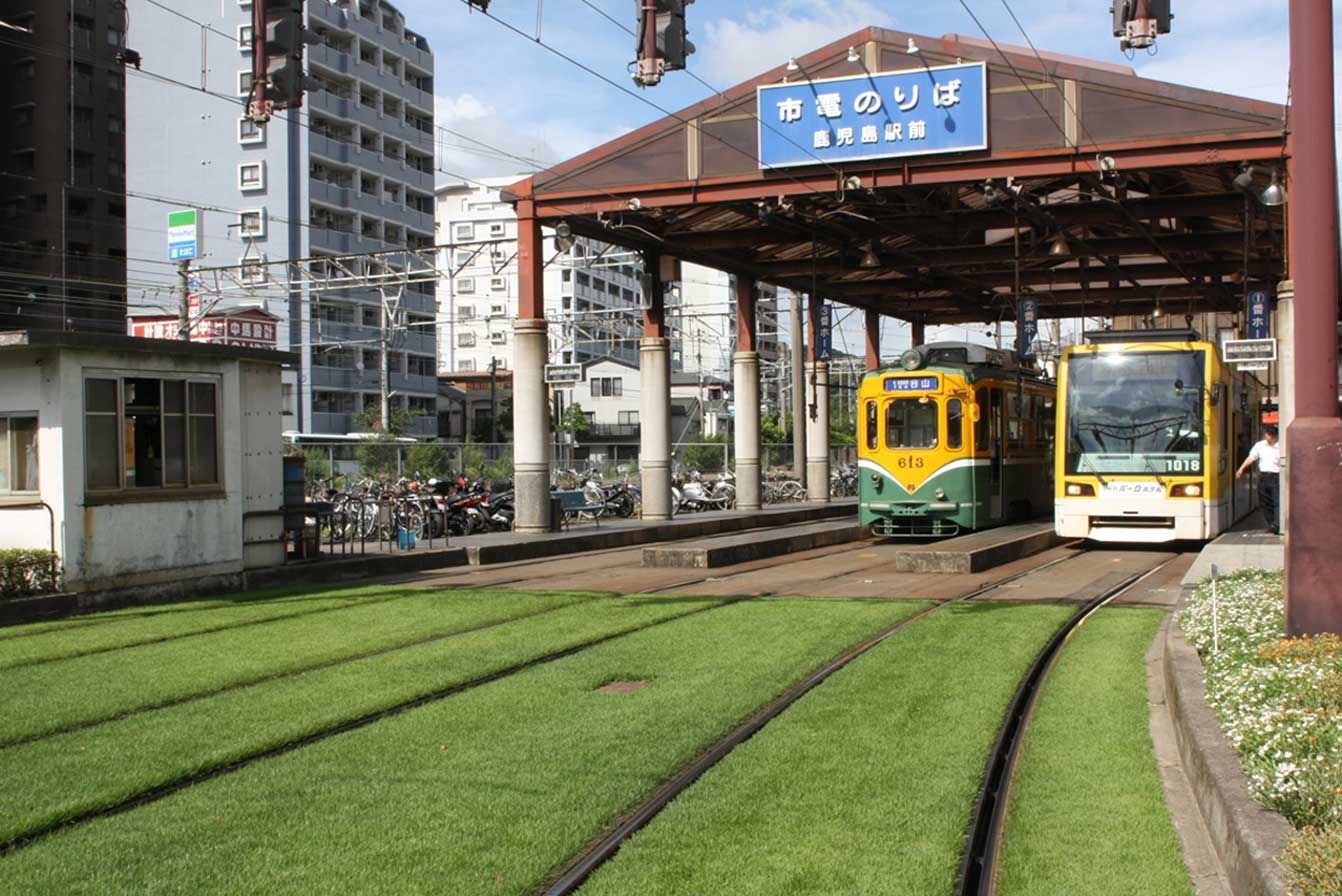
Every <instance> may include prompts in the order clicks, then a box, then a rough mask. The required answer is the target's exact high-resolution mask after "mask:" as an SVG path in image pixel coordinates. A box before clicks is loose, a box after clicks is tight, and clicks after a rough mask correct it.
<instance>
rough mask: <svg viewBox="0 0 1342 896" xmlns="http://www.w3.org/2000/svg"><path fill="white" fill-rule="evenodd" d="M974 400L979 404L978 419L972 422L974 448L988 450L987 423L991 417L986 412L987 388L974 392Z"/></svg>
mask: <svg viewBox="0 0 1342 896" xmlns="http://www.w3.org/2000/svg"><path fill="white" fill-rule="evenodd" d="M974 402H975V403H976V404H977V405H978V406H979V419H978V421H977V422H976V423H975V424H974V450H975V451H987V450H988V425H989V422H990V421H991V419H992V417H991V415H990V414H989V412H988V390H987V389H980V390H978V391H977V392H975V393H974Z"/></svg>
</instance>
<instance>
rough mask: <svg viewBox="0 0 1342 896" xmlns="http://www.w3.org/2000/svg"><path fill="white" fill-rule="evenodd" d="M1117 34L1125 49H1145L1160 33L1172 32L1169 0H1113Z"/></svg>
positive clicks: (1115, 34) (1120, 43)
mask: <svg viewBox="0 0 1342 896" xmlns="http://www.w3.org/2000/svg"><path fill="white" fill-rule="evenodd" d="M1109 11H1110V12H1111V13H1112V14H1113V16H1114V37H1117V38H1120V40H1119V47H1120V48H1121V49H1123V50H1129V49H1137V50H1144V49H1146V48H1148V47H1151V46H1152V45H1154V44H1155V42H1156V36H1157V35H1159V34H1169V33H1170V20H1171V19H1173V18H1174V16H1173V15H1172V14H1171V13H1170V0H1114V5H1113V6H1111V7H1110V8H1109Z"/></svg>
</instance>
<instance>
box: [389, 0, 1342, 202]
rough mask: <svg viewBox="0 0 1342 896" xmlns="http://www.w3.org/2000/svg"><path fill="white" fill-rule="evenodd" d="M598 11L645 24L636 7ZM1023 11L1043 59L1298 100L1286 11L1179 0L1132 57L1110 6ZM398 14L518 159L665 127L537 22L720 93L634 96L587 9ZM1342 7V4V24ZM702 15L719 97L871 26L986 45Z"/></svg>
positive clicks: (854, 9)
mask: <svg viewBox="0 0 1342 896" xmlns="http://www.w3.org/2000/svg"><path fill="white" fill-rule="evenodd" d="M967 2H968V5H969V7H970V8H971V9H972V10H973V11H974V13H975V14H976V15H977V16H978V17H979V19H980V20H981V21H982V23H983V25H984V27H985V28H986V29H987V31H988V33H989V34H990V35H991V36H992V37H993V38H994V39H996V40H997V41H998V42H1000V43H1012V44H1024V43H1025V39H1024V38H1023V37H1022V35H1021V32H1020V30H1019V29H1018V28H1017V27H1016V24H1015V23H1014V22H1013V21H1012V19H1011V16H1010V14H1009V13H1008V10H1007V7H1006V4H1005V3H1004V2H1003V0H967ZM590 3H591V5H592V6H596V7H598V8H599V9H600V10H602V11H604V12H605V13H606V14H608V15H609V16H610V17H611V18H614V19H616V20H618V21H619V22H621V23H623V24H625V25H626V26H628V27H632V26H633V18H634V6H635V4H634V0H590ZM1010 3H1011V9H1012V10H1014V11H1015V13H1016V16H1017V17H1018V18H1019V19H1020V21H1021V23H1022V24H1023V25H1024V26H1025V29H1026V31H1027V32H1028V34H1029V36H1030V38H1031V39H1032V40H1033V41H1034V43H1035V45H1036V46H1037V47H1038V48H1039V49H1040V50H1041V51H1052V52H1057V53H1067V54H1071V55H1075V56H1083V57H1087V58H1091V59H1096V60H1101V61H1105V62H1111V63H1119V64H1129V65H1132V66H1133V67H1134V68H1135V69H1136V70H1137V72H1138V74H1140V75H1142V76H1143V77H1149V78H1155V79H1159V80H1167V81H1173V82H1177V83H1182V84H1189V85H1193V86H1198V87H1205V88H1210V89H1216V90H1221V91H1224V92H1228V93H1236V94H1241V95H1244V96H1252V97H1256V98H1259V99H1265V100H1272V101H1275V102H1282V101H1283V100H1284V98H1285V95H1286V80H1287V21H1286V2H1285V0H1271V2H1267V3H1261V4H1256V6H1257V7H1258V8H1257V9H1256V10H1255V13H1254V16H1253V18H1252V19H1249V18H1248V17H1246V16H1245V15H1244V14H1243V13H1242V12H1240V11H1231V10H1230V7H1231V6H1232V5H1231V4H1226V3H1225V2H1224V0H1173V6H1174V13H1175V21H1174V30H1173V33H1171V34H1169V35H1165V36H1164V37H1162V38H1161V40H1160V42H1159V45H1158V46H1159V53H1158V54H1157V55H1155V56H1148V55H1147V54H1146V53H1145V52H1142V53H1139V54H1138V55H1137V56H1136V58H1134V59H1133V60H1131V61H1128V60H1125V59H1124V57H1123V56H1122V54H1121V53H1120V52H1119V50H1118V44H1117V41H1116V40H1115V39H1114V38H1113V37H1111V36H1110V33H1109V13H1108V7H1109V4H1108V3H1107V2H1106V0H1052V2H1047V0H1010ZM398 5H399V6H400V8H401V10H402V11H403V12H404V13H405V16H406V21H407V23H408V24H409V26H410V27H411V28H412V29H415V30H417V31H419V32H420V33H422V34H424V36H425V37H427V38H428V39H429V41H430V43H431V45H432V46H433V48H434V52H435V54H436V59H437V72H436V93H437V98H438V101H437V106H438V109H437V112H438V121H439V124H441V125H443V126H445V127H448V128H451V129H453V130H455V131H458V132H460V133H463V134H466V135H469V136H471V137H475V138H478V139H480V140H483V141H485V142H487V143H489V144H490V145H492V146H494V147H497V148H500V149H502V150H505V151H506V152H508V153H513V154H515V155H518V156H523V157H526V158H533V159H538V160H540V161H542V162H546V163H554V162H557V161H561V160H563V159H566V158H569V157H571V156H574V155H576V154H578V153H580V152H582V151H584V150H587V149H590V148H591V147H593V146H597V145H599V144H601V143H603V142H605V141H607V140H610V139H612V138H614V137H616V136H619V135H620V134H623V133H627V132H628V131H631V130H633V129H635V128H638V127H640V126H642V125H644V124H646V123H648V122H649V121H652V120H655V119H657V118H659V117H661V113H660V112H658V111H657V110H656V109H654V108H653V107H651V106H649V105H647V104H646V103H644V102H642V101H640V100H639V99H637V98H635V97H631V96H629V95H628V94H625V93H622V92H620V91H619V90H618V89H616V88H615V87H613V86H611V85H609V84H604V83H602V82H601V81H600V80H598V79H596V78H594V77H593V76H592V75H590V74H588V73H586V72H583V71H582V70H581V69H579V68H577V67H576V66H574V65H572V64H570V63H568V62H565V61H563V60H561V59H559V58H557V57H555V56H554V55H552V54H551V53H549V52H548V51H547V50H545V49H544V48H543V47H541V46H538V45H537V44H536V43H534V41H533V40H531V39H529V38H534V36H535V35H536V33H537V23H538V12H539V24H540V37H541V40H542V41H544V42H545V43H546V44H549V45H551V46H553V47H555V48H556V49H559V50H562V51H563V52H565V53H567V54H569V55H571V56H572V57H573V58H574V59H576V60H579V61H581V62H582V63H584V64H585V65H587V66H589V67H591V68H593V69H595V70H597V71H599V72H601V73H602V74H603V75H605V76H607V77H608V78H610V79H611V80H613V81H615V82H617V83H619V84H621V85H629V86H630V88H631V89H632V90H634V92H636V93H641V94H642V96H644V97H645V98H646V99H647V100H650V101H651V102H653V103H656V104H657V105H659V106H661V107H663V108H665V109H669V110H678V109H680V108H683V107H685V106H687V105H689V104H691V103H693V102H696V101H698V100H700V99H703V98H704V97H705V96H707V95H708V93H709V90H708V88H706V87H704V86H703V85H702V84H700V83H698V82H697V81H695V80H694V79H693V78H691V77H689V76H688V75H687V74H685V73H684V72H676V73H671V74H669V75H668V76H667V78H666V79H665V80H664V81H663V82H662V85H661V86H659V87H657V88H654V89H650V90H646V91H641V92H640V91H638V90H637V89H636V88H633V87H632V82H631V81H630V80H629V76H628V74H627V72H626V66H627V65H628V63H629V62H630V60H632V59H633V38H632V37H631V36H630V35H628V34H626V33H625V32H624V31H622V30H620V29H619V28H618V27H617V26H616V25H615V24H613V23H612V22H610V21H607V20H606V19H604V18H602V17H601V15H599V14H598V12H596V11H595V10H593V9H592V8H591V7H590V6H589V5H588V4H587V3H586V2H584V0H492V2H491V3H490V13H491V14H492V15H494V16H497V17H498V18H500V19H503V20H504V21H506V22H508V23H510V24H512V25H514V26H515V27H517V28H518V29H520V30H521V31H522V32H524V34H525V35H527V36H528V37H521V36H519V35H517V34H514V33H511V32H510V31H508V30H507V29H506V28H505V27H504V26H503V25H501V24H499V23H498V22H495V21H491V20H490V19H489V18H487V17H485V16H483V15H479V14H476V13H472V12H470V11H469V10H468V9H467V7H466V5H465V3H464V2H462V0H398ZM1339 6H1342V3H1335V4H1334V7H1335V13H1334V14H1335V15H1338V12H1337V11H1336V10H1337V8H1338V7H1339ZM688 18H689V30H690V39H691V40H692V41H693V42H694V43H695V44H696V46H697V48H698V50H697V52H696V53H695V54H694V55H693V56H692V57H691V58H690V69H691V71H693V72H694V73H695V74H696V75H698V76H699V77H700V78H702V79H704V80H705V81H707V82H708V83H710V84H712V85H714V86H715V87H720V88H721V87H729V86H731V85H734V84H737V83H739V82H741V81H744V80H746V79H748V78H750V77H752V76H753V75H755V74H758V73H759V72H761V71H764V70H766V69H768V68H771V67H772V66H774V65H777V64H779V63H782V62H785V61H786V60H787V58H788V56H790V55H794V54H799V53H802V52H805V51H807V50H810V49H813V48H815V47H818V46H821V45H823V44H825V43H828V42H830V41H832V40H835V39H838V38H840V37H842V36H844V35H846V34H850V33H852V32H854V31H857V30H858V29H860V28H862V27H865V26H867V25H882V26H886V27H891V28H898V29H901V30H906V31H912V32H915V33H920V34H928V35H933V36H940V35H942V34H946V33H950V32H954V33H958V34H962V35H966V36H970V37H977V38H981V37H983V32H982V31H981V30H980V29H979V27H978V26H977V25H976V24H975V23H974V20H973V19H972V18H971V17H970V15H969V13H967V12H966V11H965V9H964V7H963V6H961V4H960V2H959V0H938V2H935V3H914V2H910V0H899V2H875V0H829V2H822V0H774V2H769V3H766V2H762V0H699V2H697V3H694V4H693V5H692V6H690V8H689V16H688ZM1339 71H1342V67H1340V68H1339ZM443 141H444V144H445V145H443V146H442V147H440V151H441V152H440V155H441V158H440V164H441V165H442V167H444V168H446V169H448V170H450V171H452V172H454V173H456V174H459V175H465V176H469V177H478V176H483V175H487V174H506V173H512V172H513V171H516V170H519V169H521V168H522V167H523V166H521V165H520V164H519V163H517V162H515V161H510V160H508V159H506V158H498V157H494V158H490V157H488V156H487V155H481V154H479V152H467V151H463V150H461V149H459V148H458V146H459V145H461V146H464V145H469V144H467V143H466V141H463V140H460V139H457V138H452V137H445V138H443ZM454 144H456V145H454ZM440 177H442V178H443V179H450V178H447V177H446V176H445V175H440Z"/></svg>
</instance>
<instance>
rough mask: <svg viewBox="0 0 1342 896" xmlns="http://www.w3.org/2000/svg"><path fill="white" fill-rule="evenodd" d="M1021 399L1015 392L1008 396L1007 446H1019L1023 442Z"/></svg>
mask: <svg viewBox="0 0 1342 896" xmlns="http://www.w3.org/2000/svg"><path fill="white" fill-rule="evenodd" d="M1020 406H1021V399H1020V396H1019V395H1017V394H1016V393H1015V392H1012V393H1011V394H1009V395H1008V396H1007V446H1008V447H1010V448H1019V447H1020V444H1021V422H1022V421H1021V407H1020Z"/></svg>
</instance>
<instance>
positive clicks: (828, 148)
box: [755, 62, 988, 168]
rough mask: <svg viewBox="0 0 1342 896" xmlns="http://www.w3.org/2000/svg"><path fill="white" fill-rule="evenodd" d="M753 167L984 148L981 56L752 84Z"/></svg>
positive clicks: (985, 120) (984, 79)
mask: <svg viewBox="0 0 1342 896" xmlns="http://www.w3.org/2000/svg"><path fill="white" fill-rule="evenodd" d="M755 102H756V117H757V119H758V120H759V128H758V130H759V148H760V151H759V166H760V168H786V167H789V166H793V165H825V164H829V163H832V162H856V161H860V160H863V159H890V158H900V157H904V156H922V155H931V154H933V153H948V152H972V151H974V150H981V149H987V148H988V78H987V74H986V68H985V66H984V64H983V63H982V62H973V63H963V64H959V65H941V66H933V67H929V68H916V69H909V70H907V71H899V72H882V73H878V74H867V73H863V74H860V75H851V76H847V77H842V78H817V79H810V78H807V77H806V76H805V72H804V71H802V72H798V73H797V76H796V77H795V79H794V80H793V81H791V82H790V83H785V84H766V85H761V86H759V87H757V88H756V91H755Z"/></svg>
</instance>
